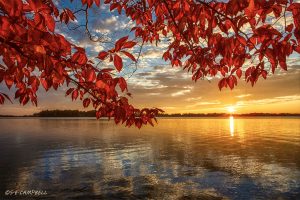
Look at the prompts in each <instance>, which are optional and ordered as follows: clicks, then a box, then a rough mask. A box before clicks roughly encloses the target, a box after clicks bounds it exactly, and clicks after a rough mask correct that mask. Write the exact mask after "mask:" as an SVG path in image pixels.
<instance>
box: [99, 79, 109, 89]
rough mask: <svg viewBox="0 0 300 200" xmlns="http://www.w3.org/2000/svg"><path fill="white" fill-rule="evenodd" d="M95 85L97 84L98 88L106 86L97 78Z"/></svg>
mask: <svg viewBox="0 0 300 200" xmlns="http://www.w3.org/2000/svg"><path fill="white" fill-rule="evenodd" d="M96 86H97V87H98V88H101V89H103V88H106V87H107V84H106V83H104V82H103V81H102V80H98V81H97V82H96Z"/></svg>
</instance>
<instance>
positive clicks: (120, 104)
mask: <svg viewBox="0 0 300 200" xmlns="http://www.w3.org/2000/svg"><path fill="white" fill-rule="evenodd" d="M103 3H104V4H108V5H109V8H110V11H117V12H118V13H119V14H120V13H121V12H124V13H125V14H126V15H127V16H128V18H130V19H131V20H132V21H133V22H134V23H135V27H134V28H133V29H132V32H134V34H135V37H136V38H140V39H142V41H143V42H144V43H147V42H151V43H156V44H158V45H159V42H160V41H161V39H162V38H164V37H170V38H171V40H170V41H171V42H170V43H169V46H168V48H167V50H166V51H165V52H164V53H163V59H164V60H166V61H168V62H170V63H171V65H172V66H174V67H182V68H183V69H186V70H187V71H190V72H191V73H192V79H193V80H194V81H197V80H198V79H200V78H205V77H215V76H218V77H220V81H219V84H218V86H219V88H220V90H221V89H222V88H224V87H229V88H230V89H233V88H234V87H235V86H236V85H237V82H238V79H240V78H241V77H243V79H245V80H246V81H247V82H250V83H251V84H252V85H254V84H255V83H256V82H257V80H258V79H259V77H263V78H264V79H266V78H267V76H268V74H270V72H271V73H274V72H275V70H276V68H278V67H280V68H281V69H283V70H287V61H286V59H287V57H288V56H290V55H291V54H292V53H296V54H299V53H300V46H299V43H300V4H299V3H295V2H293V1H292V0H290V1H288V0H268V1H267V0H229V1H228V2H222V1H205V0H176V1H174V0H138V1H133V0H105V1H100V0H81V4H82V8H83V9H84V10H85V12H86V13H88V11H89V9H90V8H91V7H92V6H97V7H100V5H101V4H103ZM75 19H76V11H72V10H70V9H69V8H64V9H62V10H58V9H57V7H56V5H55V4H54V3H53V2H52V0H9V1H7V0H0V43H1V46H0V55H1V58H2V62H1V64H0V83H5V84H6V86H7V87H8V88H11V87H13V86H14V88H15V89H16V91H15V96H14V98H15V99H18V100H19V102H20V103H21V104H22V105H25V104H27V103H28V102H29V101H31V102H32V103H33V104H34V105H37V95H36V92H37V90H38V89H39V88H40V87H43V88H44V89H45V90H46V91H48V90H49V89H50V88H54V89H55V90H57V89H58V87H61V86H62V85H67V86H68V90H67V91H66V95H69V96H71V98H72V100H76V99H80V100H81V101H82V103H83V106H84V107H88V106H93V108H94V109H95V110H96V115H97V116H96V117H97V118H100V117H104V116H108V117H113V118H114V120H115V122H116V123H119V122H121V123H125V124H126V126H131V125H135V126H137V127H139V128H140V127H141V126H142V125H143V124H147V123H150V124H151V125H153V119H155V116H156V115H157V114H158V113H160V112H162V110H160V109H157V108H152V109H147V108H144V109H136V108H134V107H133V106H132V105H131V104H129V102H128V96H130V93H128V91H127V90H128V88H127V83H126V80H125V79H124V78H123V77H116V76H115V75H114V74H113V73H112V70H113V69H110V68H101V69H100V68H98V67H97V66H96V65H95V64H94V63H93V62H92V61H91V59H90V58H88V56H87V54H86V52H85V49H83V48H81V47H79V46H76V45H75V44H72V43H71V42H70V41H68V40H67V39H66V38H65V37H64V36H63V35H61V34H59V33H58V32H56V29H55V27H56V24H57V23H62V24H68V23H70V21H74V20H75ZM275 22H280V24H281V25H280V26H277V25H276V23H275ZM136 41H137V40H134V41H133V40H129V37H128V36H125V37H123V38H121V39H118V40H117V41H116V42H115V45H114V48H113V49H110V50H107V51H102V52H99V55H98V57H97V58H98V59H99V60H106V61H108V62H111V64H112V65H113V66H114V68H115V69H116V70H117V71H121V70H122V69H123V66H124V65H123V59H124V58H128V59H130V60H132V61H133V62H136V58H135V56H134V55H133V54H132V53H130V49H132V48H134V46H135V45H136ZM253 61H256V62H253ZM118 88H119V89H118ZM118 91H120V92H118ZM5 99H8V100H10V98H9V96H8V94H4V92H1V91H0V104H3V103H4V101H5Z"/></svg>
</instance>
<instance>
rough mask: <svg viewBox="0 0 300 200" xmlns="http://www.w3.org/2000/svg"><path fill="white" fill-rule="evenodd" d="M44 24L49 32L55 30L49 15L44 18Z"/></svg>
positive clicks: (53, 22)
mask: <svg viewBox="0 0 300 200" xmlns="http://www.w3.org/2000/svg"><path fill="white" fill-rule="evenodd" d="M45 20H46V24H47V27H48V29H49V31H51V32H54V29H55V21H54V19H53V17H52V16H51V15H46V16H45Z"/></svg>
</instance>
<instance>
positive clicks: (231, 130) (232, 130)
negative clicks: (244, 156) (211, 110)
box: [229, 116, 234, 136]
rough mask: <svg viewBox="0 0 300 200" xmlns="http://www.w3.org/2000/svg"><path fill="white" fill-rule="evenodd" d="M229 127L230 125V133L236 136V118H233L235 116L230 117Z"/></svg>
mask: <svg viewBox="0 0 300 200" xmlns="http://www.w3.org/2000/svg"><path fill="white" fill-rule="evenodd" d="M229 127H230V135H231V136H234V118H233V116H230V117H229Z"/></svg>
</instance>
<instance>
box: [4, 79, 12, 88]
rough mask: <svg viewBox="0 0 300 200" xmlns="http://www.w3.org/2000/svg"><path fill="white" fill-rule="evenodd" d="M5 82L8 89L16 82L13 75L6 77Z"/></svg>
mask: <svg viewBox="0 0 300 200" xmlns="http://www.w3.org/2000/svg"><path fill="white" fill-rule="evenodd" d="M5 83H6V86H7V87H8V89H10V88H11V86H12V85H13V83H14V80H13V79H12V78H11V77H9V76H6V77H5Z"/></svg>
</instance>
